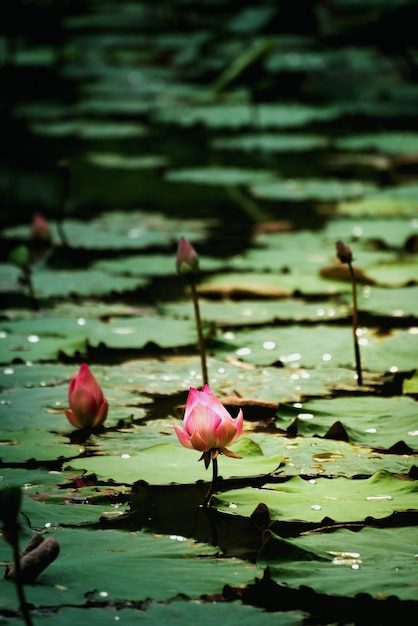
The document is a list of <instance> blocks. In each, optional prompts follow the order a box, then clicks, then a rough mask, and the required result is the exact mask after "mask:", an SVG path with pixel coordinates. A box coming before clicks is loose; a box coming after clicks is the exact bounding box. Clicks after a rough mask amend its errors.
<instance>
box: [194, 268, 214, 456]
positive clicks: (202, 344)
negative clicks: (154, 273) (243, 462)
mask: <svg viewBox="0 0 418 626" xmlns="http://www.w3.org/2000/svg"><path fill="white" fill-rule="evenodd" d="M190 286H191V290H192V300H193V307H194V316H195V319H196V327H197V338H198V342H199V352H200V363H201V367H202V379H203V384H204V385H208V384H209V379H208V368H207V365H206V348H205V340H204V337H203V330H202V320H201V317H200V310H199V300H198V297H197V290H196V283H195V281H194V280H193V278H192V279H191V280H190ZM215 460H216V459H213V461H215Z"/></svg>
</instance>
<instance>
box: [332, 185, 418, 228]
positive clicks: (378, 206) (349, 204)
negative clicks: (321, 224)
mask: <svg viewBox="0 0 418 626" xmlns="http://www.w3.org/2000/svg"><path fill="white" fill-rule="evenodd" d="M416 195H417V185H416V184H415V183H411V184H408V185H402V186H400V187H393V188H389V189H383V190H375V191H371V192H370V193H367V194H366V195H365V196H364V197H363V198H351V199H342V200H344V201H342V202H340V203H339V205H338V207H337V212H338V213H339V214H340V215H345V216H351V217H356V218H358V217H370V216H374V217H377V218H379V217H386V218H389V223H388V224H387V225H386V229H385V230H387V229H388V226H389V225H390V223H391V222H392V219H393V218H394V217H395V216H397V217H410V218H415V217H416V215H417V200H416ZM414 223H415V227H414V230H415V231H416V229H417V227H416V222H414ZM411 226H412V225H411ZM411 226H410V228H411ZM374 230H375V233H376V234H377V233H378V230H379V229H378V226H377V224H376V225H375V226H374Z"/></svg>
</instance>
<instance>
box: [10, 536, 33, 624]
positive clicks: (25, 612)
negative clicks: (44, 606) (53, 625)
mask: <svg viewBox="0 0 418 626" xmlns="http://www.w3.org/2000/svg"><path fill="white" fill-rule="evenodd" d="M13 559H14V563H15V583H16V590H17V596H18V598H19V604H20V611H21V613H22V617H23V619H24V621H25V624H26V626H32V618H31V615H30V612H29V609H28V605H27V603H26V598H25V591H24V589H23V583H22V570H21V567H20V554H19V542H18V539H17V537H16V538H15V540H14V541H13Z"/></svg>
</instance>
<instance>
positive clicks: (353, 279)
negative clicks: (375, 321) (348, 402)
mask: <svg viewBox="0 0 418 626" xmlns="http://www.w3.org/2000/svg"><path fill="white" fill-rule="evenodd" d="M348 267H349V269H350V275H351V284H352V288H353V341H354V355H355V358H356V372H357V383H358V384H359V385H362V384H363V374H362V370H361V359H360V347H359V344H358V338H357V317H358V309H357V286H356V275H355V272H354V270H353V266H352V265H351V263H348Z"/></svg>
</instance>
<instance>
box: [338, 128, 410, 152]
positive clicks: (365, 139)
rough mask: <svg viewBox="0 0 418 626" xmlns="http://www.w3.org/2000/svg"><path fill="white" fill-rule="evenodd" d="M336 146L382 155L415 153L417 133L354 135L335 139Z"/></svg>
mask: <svg viewBox="0 0 418 626" xmlns="http://www.w3.org/2000/svg"><path fill="white" fill-rule="evenodd" d="M336 146H337V147H338V148H342V149H343V150H363V151H364V150H373V151H378V152H382V153H384V154H405V153H408V152H414V153H415V152H418V133H413V132H385V133H381V134H379V133H373V134H363V135H362V134H356V135H352V136H347V137H341V138H339V139H337V140H336Z"/></svg>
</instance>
